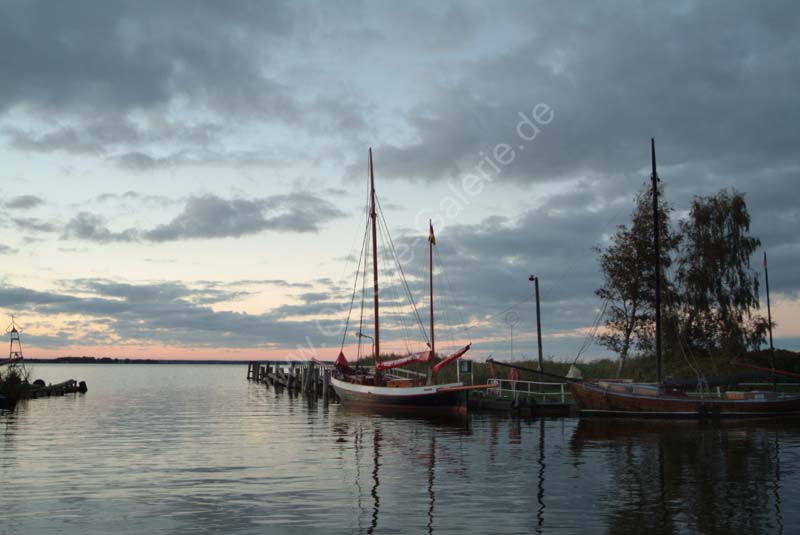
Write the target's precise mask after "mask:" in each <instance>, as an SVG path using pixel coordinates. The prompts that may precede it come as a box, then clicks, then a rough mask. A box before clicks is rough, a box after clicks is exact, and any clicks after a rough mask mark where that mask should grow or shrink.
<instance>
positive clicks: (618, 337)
mask: <svg viewBox="0 0 800 535" xmlns="http://www.w3.org/2000/svg"><path fill="white" fill-rule="evenodd" d="M652 198H653V197H652V187H647V186H646V187H644V188H643V189H642V191H640V192H639V193H638V194H637V195H636V198H635V203H636V207H635V209H634V212H633V216H632V222H631V225H630V226H626V225H620V226H619V227H618V228H617V232H616V233H615V234H614V235H613V236H612V237H611V239H610V243H609V245H608V246H607V247H606V248H605V249H602V248H599V247H598V248H595V251H596V252H597V254H598V256H599V259H600V269H601V271H602V274H603V286H602V287H601V288H599V289H597V290H596V291H595V293H596V294H597V295H598V296H599V297H600V298H601V299H603V300H604V301H606V302H607V303H608V305H607V309H606V323H605V327H606V331H605V333H604V334H603V335H601V336H600V343H601V344H603V345H604V346H606V347H607V348H609V349H610V350H612V351H614V352H616V353H618V354H619V361H618V365H617V376H618V377H619V376H620V375H622V372H623V370H624V368H625V362H626V360H627V359H628V356H629V355H630V354H631V353H632V350H637V351H640V352H641V351H649V350H650V348H652V346H653V344H652V337H653V336H654V328H653V322H654V317H655V247H654V243H653V202H652ZM663 198H664V197H663V195H661V191H660V187H659V200H660V202H659V227H660V234H661V273H662V295H665V294H666V295H674V293H675V292H674V289H673V287H672V286H671V285H670V284H669V283H668V282H667V281H666V278H665V277H664V276H663V274H664V273H666V270H667V268H669V267H670V265H671V264H672V260H671V253H672V252H673V251H674V250H675V248H676V246H677V244H678V238H677V237H676V236H675V234H674V232H672V231H671V229H670V224H669V213H670V212H671V209H670V207H669V205H668V204H667V203H666V202H664V201H663Z"/></svg>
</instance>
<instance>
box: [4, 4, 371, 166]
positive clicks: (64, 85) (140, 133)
mask: <svg viewBox="0 0 800 535" xmlns="http://www.w3.org/2000/svg"><path fill="white" fill-rule="evenodd" d="M306 13H307V10H306V9H304V8H301V7H300V6H299V5H294V4H290V3H282V2H271V3H259V2H246V3H244V4H238V5H237V7H236V8H235V9H229V8H223V7H222V6H220V5H218V4H216V3H214V2H181V1H179V2H174V3H173V2H170V3H162V2H147V1H146V2H137V3H132V4H127V3H105V4H103V5H102V6H97V5H95V4H94V3H92V2H76V3H70V4H69V5H51V4H49V3H47V2H38V1H34V2H10V3H9V2H5V3H3V4H2V5H0V46H2V49H3V50H13V51H14V53H13V54H9V55H8V58H7V61H5V62H3V65H2V66H0V77H2V79H3V80H4V82H5V83H4V84H3V85H2V87H0V119H1V118H2V116H3V114H4V112H6V111H19V110H22V111H24V112H28V113H29V115H31V116H33V117H36V118H38V119H42V118H43V117H46V119H47V121H46V123H45V124H46V126H42V125H40V126H38V127H30V128H28V127H25V128H20V127H19V126H16V125H15V126H7V127H6V128H3V129H2V130H1V131H2V132H3V133H5V135H6V137H7V141H8V143H9V145H10V146H11V147H14V148H17V149H19V150H25V151H34V152H54V151H64V152H68V153H72V154H79V155H103V156H107V157H108V158H109V159H110V160H111V161H113V162H115V163H116V165H118V166H119V167H121V168H123V169H127V170H137V171H149V170H152V169H155V168H158V167H164V166H168V165H185V164H193V163H197V161H198V160H200V161H205V160H215V159H216V160H219V161H222V162H228V163H230V162H232V161H233V162H235V161H236V160H237V159H238V158H242V157H244V158H245V159H247V158H249V156H248V155H241V154H238V153H232V154H228V153H225V152H223V151H219V150H208V149H209V148H210V147H211V146H212V145H217V146H218V145H219V143H220V136H221V134H222V132H223V131H226V130H227V131H230V130H236V129H238V128H240V127H241V126H242V125H243V124H246V123H248V122H254V121H258V122H259V123H261V124H273V125H284V126H287V125H288V126H291V127H292V128H296V129H302V130H304V131H305V132H307V133H308V134H309V135H329V136H334V137H337V138H341V137H343V136H347V135H349V134H350V133H352V132H356V131H362V130H364V127H365V122H364V120H363V118H362V117H361V106H360V105H359V103H358V101H357V99H355V98H354V97H352V96H350V95H348V94H347V91H346V90H345V88H344V86H342V87H338V86H334V85H329V86H328V87H326V88H325V91H319V92H317V93H315V92H314V91H306V92H305V93H303V94H301V93H300V92H298V90H297V84H296V83H295V81H294V80H288V81H287V80H284V79H281V75H280V71H281V70H282V69H283V67H282V66H280V67H278V66H276V63H277V64H279V63H281V62H280V61H279V60H281V59H282V58H276V55H277V50H279V49H280V47H281V46H283V45H284V44H285V42H286V39H289V37H290V36H291V35H295V34H294V33H293V32H294V31H295V28H296V27H298V26H299V27H300V28H301V29H302V33H301V36H304V35H305V32H306V31H308V30H310V29H311V28H312V26H316V25H321V24H323V21H316V22H315V21H312V20H307V21H305V23H301V24H299V25H298V19H299V18H301V17H306V18H309V17H308V16H307V14H306ZM303 38H304V37H303ZM301 60H302V57H300V58H298V63H302V61H301ZM284 78H285V77H284ZM176 108H179V109H181V110H187V109H189V110H192V111H193V112H198V113H202V114H204V116H206V117H209V120H208V121H205V122H200V123H197V122H193V121H189V120H188V119H185V118H183V119H180V120H178V119H174V120H167V119H166V117H167V116H169V112H170V111H171V110H174V109H176ZM185 115H186V114H183V116H184V117H185ZM50 125H57V126H50ZM161 140H169V141H171V142H172V143H173V144H175V143H177V144H179V146H180V147H181V150H177V151H174V152H173V153H171V154H169V155H163V154H161V155H155V154H153V153H151V152H149V151H148V150H146V149H147V148H149V147H152V145H153V144H154V143H158V142H159V141H161ZM188 149H191V151H190V153H189V154H187V153H186V152H185V150H188ZM197 151H201V152H202V154H201V155H200V156H196V155H194V154H192V153H191V152H197Z"/></svg>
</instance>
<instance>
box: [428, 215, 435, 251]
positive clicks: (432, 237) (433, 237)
mask: <svg viewBox="0 0 800 535" xmlns="http://www.w3.org/2000/svg"><path fill="white" fill-rule="evenodd" d="M429 222H430V226H431V233H430V235H429V236H428V241H429V242H431V243H432V244H433V245H436V236H434V235H433V221H432V220H429Z"/></svg>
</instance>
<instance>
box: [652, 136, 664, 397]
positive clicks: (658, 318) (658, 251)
mask: <svg viewBox="0 0 800 535" xmlns="http://www.w3.org/2000/svg"><path fill="white" fill-rule="evenodd" d="M650 155H651V160H652V165H653V174H652V176H651V177H650V178H651V179H652V181H653V246H654V248H655V272H656V273H655V274H656V303H655V305H656V377H657V381H658V384H659V385H660V384H661V381H662V375H661V248H660V244H659V230H660V229H659V225H658V174H657V173H656V141H655V139H653V138H650Z"/></svg>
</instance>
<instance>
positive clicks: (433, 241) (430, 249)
mask: <svg viewBox="0 0 800 535" xmlns="http://www.w3.org/2000/svg"><path fill="white" fill-rule="evenodd" d="M428 222H429V225H430V234H429V235H428V270H429V280H430V290H431V356H430V359H429V360H428V380H427V383H428V384H431V381H432V379H433V357H434V356H435V355H436V343H435V339H436V338H435V336H434V332H433V246H434V245H436V238H435V237H434V235H433V220H428Z"/></svg>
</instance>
